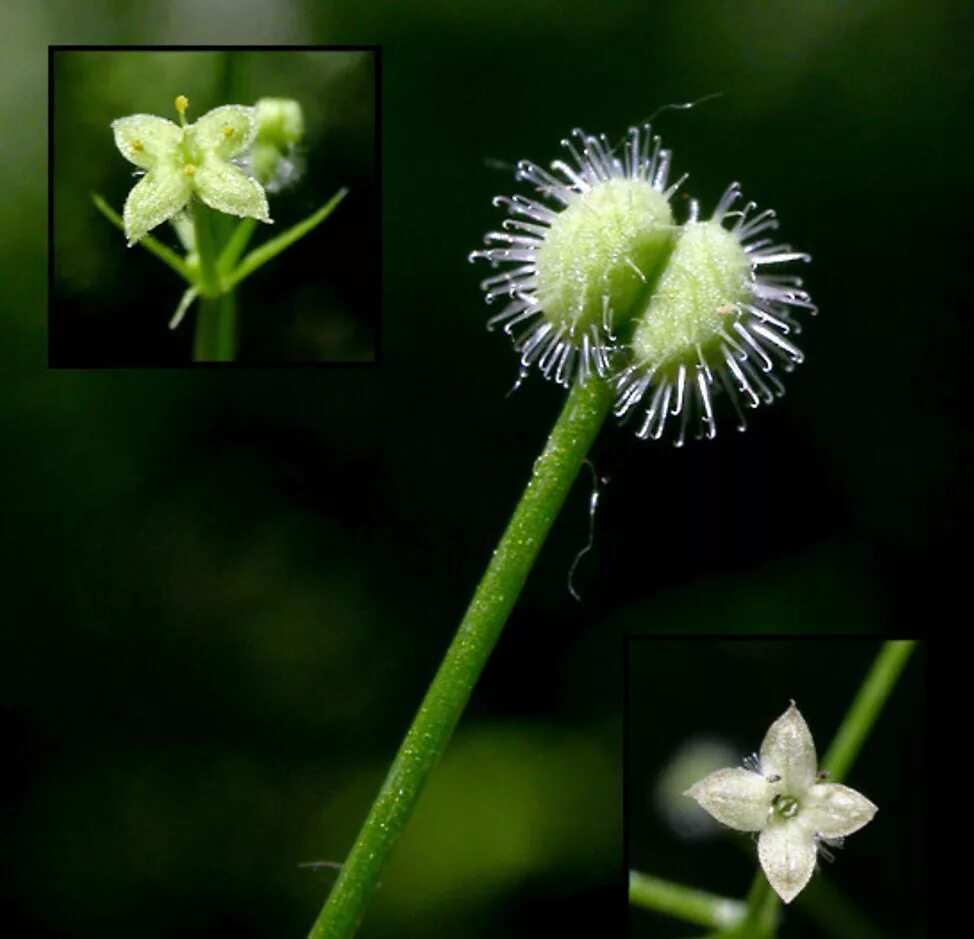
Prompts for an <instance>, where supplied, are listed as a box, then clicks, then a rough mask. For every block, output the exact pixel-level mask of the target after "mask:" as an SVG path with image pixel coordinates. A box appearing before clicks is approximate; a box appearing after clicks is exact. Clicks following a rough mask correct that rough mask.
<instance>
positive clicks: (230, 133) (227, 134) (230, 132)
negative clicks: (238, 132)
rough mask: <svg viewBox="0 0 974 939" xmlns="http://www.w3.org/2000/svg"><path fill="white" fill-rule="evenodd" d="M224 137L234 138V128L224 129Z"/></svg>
mask: <svg viewBox="0 0 974 939" xmlns="http://www.w3.org/2000/svg"><path fill="white" fill-rule="evenodd" d="M223 136H224V137H232V136H233V128H232V127H224V128H223Z"/></svg>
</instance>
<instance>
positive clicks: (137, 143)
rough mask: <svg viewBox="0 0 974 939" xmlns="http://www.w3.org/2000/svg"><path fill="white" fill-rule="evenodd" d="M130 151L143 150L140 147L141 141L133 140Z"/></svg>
mask: <svg viewBox="0 0 974 939" xmlns="http://www.w3.org/2000/svg"><path fill="white" fill-rule="evenodd" d="M132 149H133V150H141V149H143V147H142V141H141V140H133V141H132Z"/></svg>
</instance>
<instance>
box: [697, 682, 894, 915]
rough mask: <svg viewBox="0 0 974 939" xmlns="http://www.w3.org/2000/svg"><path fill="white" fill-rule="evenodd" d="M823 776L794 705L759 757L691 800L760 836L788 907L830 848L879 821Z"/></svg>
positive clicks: (866, 805)
mask: <svg viewBox="0 0 974 939" xmlns="http://www.w3.org/2000/svg"><path fill="white" fill-rule="evenodd" d="M826 778H827V773H825V772H821V773H820V772H819V769H818V758H817V756H816V753H815V742H814V741H813V740H812V735H811V732H810V731H809V729H808V725H807V724H806V723H805V719H804V718H803V717H802V716H801V714H800V713H799V711H798V708H797V707H795V702H794V701H792V702H791V706H790V707H789V708H788V710H787V711H785V713H784V714H782V715H781V717H779V718H778V719H777V720H776V721H775V722H774V723H773V724H772V725H771V727H770V728H769V729H768V732H767V734H766V735H765V738H764V742H763V743H762V744H761V753H760V756H757V757H752V758H751V759H750V760H748V761H746V765H745V767H744V768H740V767H735V768H731V769H720V770H717V771H716V772H714V773H711V774H710V775H709V776H707V777H705V778H704V779H702V780H700V782H698V783H696V784H694V785H693V786H691V787H690V788H689V789H688V790H687V791H686V793H685V795H688V796H690V797H691V798H692V799H695V800H696V801H697V802H698V803H699V804H700V805H701V807H702V808H704V809H705V810H706V811H707V812H709V813H710V814H711V815H712V816H713V817H714V818H715V819H717V821H718V822H721V823H723V824H724V825H728V826H729V827H731V828H734V829H737V830H738V831H750V832H759V833H760V834H759V835H758V859H759V860H760V862H761V867H762V869H763V870H764V873H765V876H766V877H767V878H768V883H770V884H771V886H772V888H773V889H774V891H775V893H777V894H778V896H779V897H781V899H782V900H783V901H784V902H785V903H790V902H791V901H792V900H794V899H795V897H796V896H798V894H799V893H801V891H802V890H804V889H805V887H806V885H807V884H808V882H809V880H811V877H812V873H813V872H814V870H815V863H816V857H817V854H818V853H819V851H824V850H825V849H824V848H823V845H827V846H835V845H837V844H839V843H841V839H843V838H844V837H845V836H846V835H851V834H852V833H853V832H855V831H858V830H859V829H860V828H862V827H863V826H864V825H866V824H867V823H868V822H869V821H871V820H872V818H873V816H874V815H875V814H876V806H875V805H873V803H872V802H870V801H869V799H867V798H866V797H865V796H863V795H861V794H860V793H858V792H856V791H855V789H850V788H849V787H848V786H843V785H840V784H838V783H830V782H826V781H825V779H826Z"/></svg>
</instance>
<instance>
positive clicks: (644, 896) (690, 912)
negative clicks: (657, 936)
mask: <svg viewBox="0 0 974 939" xmlns="http://www.w3.org/2000/svg"><path fill="white" fill-rule="evenodd" d="M629 902H630V903H631V904H632V905H634V906H641V907H644V908H645V909H647V910H655V911H656V912H657V913H666V914H668V915H670V916H675V917H676V918H677V919H682V920H686V921H687V922H688V923H696V924H697V925H698V926H710V927H712V928H715V929H720V928H725V927H727V926H733V925H734V924H735V923H738V922H739V921H740V920H741V919H742V918H743V916H744V912H745V910H746V907H745V905H744V904H743V903H742V902H741V901H740V900H731V899H728V898H727V897H718V896H716V895H715V894H712V893H706V892H704V891H703V890H695V889H694V888H692V887H684V886H683V884H674V883H671V882H670V881H667V880H660V878H658V877H650V876H649V875H648V874H641V873H639V872H638V871H630V872H629Z"/></svg>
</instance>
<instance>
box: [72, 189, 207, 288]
mask: <svg viewBox="0 0 974 939" xmlns="http://www.w3.org/2000/svg"><path fill="white" fill-rule="evenodd" d="M91 201H92V202H94V203H95V208H96V209H98V211H99V212H101V214H102V215H104V216H105V218H107V219H108V221H110V222H111V223H112V224H113V225H114V226H115V227H116V228H118V229H119V231H123V232H124V231H125V225H124V223H123V222H122V217H121V216H120V215H119V214H118V213H117V212H116V211H115V210H114V209H113V208H112V207H111V206H110V205H109V204H108V203H107V202H106V201H105V200H104V199H103V198H102V197H101V196H99V195H98V194H97V193H95V192H93V193H92V194H91ZM139 244H140V245H141V246H142V247H143V248H145V249H146V251H148V252H150V253H151V254H154V255H155V256H156V257H157V258H158V259H159V260H160V261H162V263H163V264H166V265H168V266H169V267H171V268H172V269H173V270H174V271H175V272H176V273H177V274H178V275H179V276H180V277H182V278H183V280H185V281H186V283H188V284H189V285H190V286H192V287H195V286H196V280H197V279H196V276H195V275H194V274H193V272H192V271H191V270H190V268H189V266H188V265H187V264H186V262H185V261H184V260H183V259H182V258H181V257H180V256H179V255H178V254H176V252H175V251H173V250H172V249H171V248H167V247H166V246H165V245H164V244H163V243H162V242H161V241H158V240H157V239H155V238H153V237H152V236H151V235H145V236H144V237H143V238H141V239H140V241H139Z"/></svg>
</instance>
